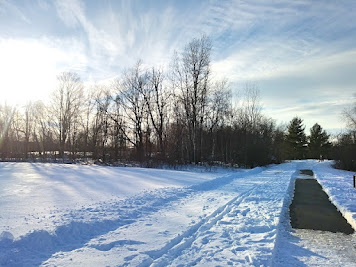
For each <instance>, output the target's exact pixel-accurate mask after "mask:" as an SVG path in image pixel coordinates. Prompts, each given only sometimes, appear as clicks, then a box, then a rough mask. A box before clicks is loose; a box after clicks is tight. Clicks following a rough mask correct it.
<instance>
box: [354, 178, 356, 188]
mask: <svg viewBox="0 0 356 267" xmlns="http://www.w3.org/2000/svg"><path fill="white" fill-rule="evenodd" d="M355 187H356V175H354V188H355Z"/></svg>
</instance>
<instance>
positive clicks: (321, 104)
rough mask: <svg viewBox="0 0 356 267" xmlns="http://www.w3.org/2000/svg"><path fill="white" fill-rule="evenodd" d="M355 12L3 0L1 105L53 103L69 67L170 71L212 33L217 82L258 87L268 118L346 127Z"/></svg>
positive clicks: (321, 4)
mask: <svg viewBox="0 0 356 267" xmlns="http://www.w3.org/2000/svg"><path fill="white" fill-rule="evenodd" d="M355 14H356V1H346V0H345V1H303V0H295V1H289V0H280V1H278V0H276V1H253V0H251V1H233V0H231V1H230V0H229V1H218V0H216V1H213V0H211V1H179V0H177V1H173V0H170V1H169V0H167V1H154V0H151V1H143V0H142V1H116V0H112V1H110V0H102V1H79V0H66V1H64V0H63V1H46V0H38V1H36V0H33V1H10V0H0V73H1V79H0V91H1V95H2V100H1V101H7V102H9V103H11V102H17V103H22V102H23V101H25V100H35V99H45V98H46V96H47V95H48V94H49V92H50V91H51V90H53V88H54V87H55V81H56V75H57V74H58V73H60V72H61V71H66V70H71V71H76V72H78V74H80V76H81V77H82V79H83V80H84V81H86V82H100V81H103V80H108V79H111V78H113V77H115V76H118V75H120V73H121V72H122V71H123V70H124V69H125V68H129V67H131V66H133V65H134V63H135V62H136V61H137V60H138V59H142V61H143V62H144V63H145V64H147V65H150V66H151V65H154V66H167V65H168V64H169V62H170V60H171V58H172V55H173V52H174V51H175V50H176V51H180V50H181V49H182V48H183V47H184V45H185V44H186V43H187V42H189V41H190V40H191V39H192V38H194V37H199V36H201V35H202V34H206V35H207V36H209V37H210V38H211V39H212V42H213V50H212V70H213V75H214V77H215V78H222V77H226V78H228V80H229V82H230V86H231V88H232V90H233V91H234V92H237V91H238V90H241V89H242V88H243V87H244V84H246V82H248V83H251V82H252V83H255V84H256V85H257V86H258V87H259V89H260V93H261V100H262V102H263V109H264V112H265V114H266V115H268V116H271V117H272V118H274V119H276V120H277V122H279V123H283V122H285V123H286V122H288V121H290V120H291V119H292V118H293V117H294V116H300V117H301V118H302V119H304V122H305V124H306V128H307V130H309V128H310V127H311V126H312V125H313V124H314V123H316V122H318V123H319V124H321V126H322V127H323V128H325V129H329V130H331V131H332V129H342V128H344V127H345V122H344V121H343V120H342V119H341V112H342V110H343V108H345V107H346V106H347V105H350V104H351V103H352V102H353V101H355V93H356V16H355ZM334 131H335V130H334ZM307 132H308V131H307Z"/></svg>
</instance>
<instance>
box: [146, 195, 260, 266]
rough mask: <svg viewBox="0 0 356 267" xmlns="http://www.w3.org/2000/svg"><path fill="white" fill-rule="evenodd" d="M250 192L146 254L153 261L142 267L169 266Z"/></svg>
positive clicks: (234, 199)
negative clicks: (151, 266)
mask: <svg viewBox="0 0 356 267" xmlns="http://www.w3.org/2000/svg"><path fill="white" fill-rule="evenodd" d="M252 190H253V189H250V190H247V191H246V192H244V193H242V194H241V195H239V196H237V197H235V198H233V199H232V200H230V201H229V202H228V203H226V204H225V205H223V206H221V207H219V208H218V209H217V210H216V211H214V212H213V213H212V214H211V215H210V216H208V217H206V218H204V219H203V220H201V221H200V222H199V223H197V224H195V225H193V226H191V227H190V228H189V229H188V230H187V231H185V232H184V233H182V234H180V235H179V236H177V237H176V238H174V239H172V240H171V241H169V242H168V243H167V244H166V245H165V246H164V247H163V248H161V249H159V250H153V251H148V252H146V253H147V254H148V255H149V256H150V257H151V258H152V259H154V260H153V261H150V260H147V261H145V262H143V264H142V266H147V265H148V264H152V265H153V266H167V265H169V264H170V263H171V262H172V261H173V260H174V259H176V258H177V257H179V256H181V255H182V254H183V253H184V251H185V250H190V249H191V248H192V245H193V243H194V242H196V241H197V240H198V239H199V238H202V237H203V238H204V237H207V235H208V234H209V230H210V229H211V228H212V227H213V226H215V225H217V224H218V223H219V222H221V221H222V219H223V218H224V217H225V216H228V215H229V214H231V212H232V210H233V208H236V207H238V205H239V204H240V203H241V202H242V201H243V200H244V198H246V196H248V195H249V193H250V192H251V191H252ZM194 261H195V262H196V261H197V260H196V259H194Z"/></svg>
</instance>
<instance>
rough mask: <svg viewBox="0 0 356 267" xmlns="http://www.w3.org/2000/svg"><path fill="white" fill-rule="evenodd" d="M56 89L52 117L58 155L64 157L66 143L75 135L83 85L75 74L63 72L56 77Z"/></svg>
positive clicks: (53, 97) (53, 96)
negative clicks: (69, 137) (57, 144)
mask: <svg viewBox="0 0 356 267" xmlns="http://www.w3.org/2000/svg"><path fill="white" fill-rule="evenodd" d="M57 78H58V88H57V90H56V91H54V93H53V95H52V105H51V110H52V116H53V119H54V121H53V123H54V126H55V130H56V133H57V136H58V140H59V154H60V157H62V158H63V157H64V151H65V149H66V142H67V139H68V136H69V135H70V134H75V130H76V125H77V123H78V116H79V114H80V111H81V105H82V103H83V84H82V82H81V80H80V78H79V76H78V75H77V74H76V73H73V72H63V73H62V74H60V75H59V76H58V77H57Z"/></svg>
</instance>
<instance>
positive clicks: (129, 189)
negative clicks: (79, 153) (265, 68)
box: [0, 161, 356, 266]
mask: <svg viewBox="0 0 356 267" xmlns="http://www.w3.org/2000/svg"><path fill="white" fill-rule="evenodd" d="M307 168H310V169H313V171H314V172H315V176H316V178H317V179H318V180H319V182H320V183H321V185H322V186H323V188H324V189H325V190H326V191H327V192H328V193H329V194H330V195H331V196H332V197H331V198H332V200H333V202H334V203H335V204H336V205H337V206H338V207H339V208H340V210H341V211H342V213H343V214H344V215H345V217H346V218H347V219H348V221H349V222H350V223H351V224H352V225H353V227H355V225H356V224H355V219H356V190H354V189H353V188H352V173H350V172H345V171H340V170H334V169H332V168H331V167H330V162H323V163H318V162H316V161H296V162H291V163H285V164H281V165H273V166H268V167H266V168H255V169H253V170H222V169H219V170H215V171H213V172H197V171H195V172H194V171H191V172H187V171H170V170H155V169H141V168H114V167H99V166H80V165H60V164H31V163H0V210H1V212H0V265H1V266H23V265H26V266H38V265H43V266H150V265H152V266H167V265H172V266H192V265H200V266H201V265H208V266H219V265H221V266H226V265H244V266H245V265H247V266H248V265H251V266H260V265H264V266H270V265H276V266H288V265H293V266H295V265H300V266H305V265H311V264H316V265H325V264H327V263H330V262H331V263H333V264H334V265H335V264H343V265H350V266H351V265H352V263H353V262H355V256H353V255H356V253H355V251H354V250H355V244H356V242H355V235H350V236H345V235H343V234H333V233H327V232H320V231H306V230H304V231H300V230H292V229H291V227H290V224H289V215H288V206H289V203H290V200H291V196H292V191H293V181H294V179H295V178H296V177H297V173H298V172H297V170H299V169H307ZM350 177H351V178H350ZM335 236H336V238H335ZM347 246H351V248H348V249H346V250H345V249H344V248H345V247H347ZM343 249H344V250H343Z"/></svg>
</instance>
